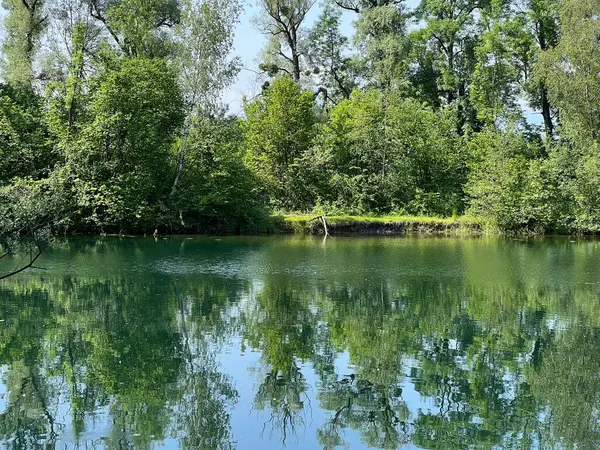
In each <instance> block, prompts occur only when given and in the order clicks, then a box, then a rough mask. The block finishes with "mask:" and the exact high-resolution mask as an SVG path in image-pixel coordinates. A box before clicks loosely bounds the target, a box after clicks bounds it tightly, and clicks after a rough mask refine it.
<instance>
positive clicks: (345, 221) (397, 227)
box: [274, 214, 484, 233]
mask: <svg viewBox="0 0 600 450" xmlns="http://www.w3.org/2000/svg"><path fill="white" fill-rule="evenodd" d="M317 218H318V216H317V215H316V214H289V215H288V214H284V215H279V216H275V217H274V221H275V222H276V223H277V224H278V226H277V228H278V229H279V231H281V232H294V233H310V232H317V231H318V230H319V226H320V225H319V221H318V220H315V219H317ZM326 220H327V226H328V227H329V228H330V230H332V231H334V232H335V231H340V232H344V233H361V232H365V233H379V232H383V233H394V232H397V233H428V232H430V233H436V232H447V231H464V232H481V231H482V230H483V229H484V224H483V222H482V221H481V220H480V219H477V218H475V217H469V216H461V217H428V216H406V215H385V216H354V215H333V216H326Z"/></svg>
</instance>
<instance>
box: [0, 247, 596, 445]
mask: <svg viewBox="0 0 600 450" xmlns="http://www.w3.org/2000/svg"><path fill="white" fill-rule="evenodd" d="M5 259H6V258H5ZM3 262H4V264H5V265H6V264H12V263H16V262H17V261H14V260H13V261H3ZM38 265H39V266H41V267H42V268H41V269H35V270H30V271H27V272H25V273H23V274H21V275H18V276H16V277H14V278H11V279H8V280H6V281H4V282H0V321H1V322H0V448H6V449H37V448H40V449H150V448H168V449H178V448H182V449H228V448H232V449H280V448H287V449H309V450H310V449H321V448H323V449H332V448H350V449H362V448H385V449H394V448H423V449H434V448H435V449H454V448H456V449H462V448H526V449H528V448H541V449H547V448H575V447H576V448H582V449H583V448H599V447H600V242H598V241H591V240H578V241H576V242H575V241H571V240H568V239H555V240H553V239H544V240H535V241H524V240H512V239H496V238H416V237H406V238H397V237H396V238H382V237H378V238H345V237H333V238H329V239H328V240H327V241H323V240H322V239H320V238H311V237H261V238H241V237H224V238H206V237H202V238H172V239H161V238H159V239H150V238H148V239H146V238H137V239H118V238H104V239H71V240H68V241H66V242H62V243H59V244H58V245H57V246H56V247H55V248H53V249H51V250H48V251H47V252H46V253H44V255H43V256H42V258H40V260H39V262H38Z"/></svg>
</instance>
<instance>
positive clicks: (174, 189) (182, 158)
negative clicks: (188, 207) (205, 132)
mask: <svg viewBox="0 0 600 450" xmlns="http://www.w3.org/2000/svg"><path fill="white" fill-rule="evenodd" d="M192 117H193V110H192V111H191V112H190V115H189V116H188V118H187V120H186V123H185V125H184V127H183V141H182V142H181V150H180V151H179V160H178V162H177V174H176V175H175V180H173V187H172V188H171V197H173V196H174V195H175V193H176V192H177V185H178V184H179V180H180V179H181V174H182V173H183V166H184V164H185V152H186V150H187V141H188V136H189V135H190V129H191V128H192Z"/></svg>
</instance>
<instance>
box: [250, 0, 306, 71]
mask: <svg viewBox="0 0 600 450" xmlns="http://www.w3.org/2000/svg"><path fill="white" fill-rule="evenodd" d="M315 1H316V0H260V1H259V6H260V9H261V12H260V14H261V15H260V16H259V17H258V18H257V21H256V22H257V25H258V27H259V29H260V31H261V32H262V33H263V34H265V35H267V36H268V38H269V42H268V45H267V48H266V51H265V53H266V54H265V61H264V62H263V63H262V64H261V69H262V70H264V71H265V72H267V74H269V75H275V74H277V73H279V72H284V73H287V74H288V75H290V76H291V77H292V78H293V79H294V80H295V81H300V75H301V73H302V57H303V52H302V38H303V36H302V34H303V32H304V29H303V24H304V21H305V19H306V14H307V13H308V11H310V9H311V8H312V7H313V5H314V4H315Z"/></svg>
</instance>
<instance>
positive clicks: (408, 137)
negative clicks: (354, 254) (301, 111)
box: [325, 90, 465, 215]
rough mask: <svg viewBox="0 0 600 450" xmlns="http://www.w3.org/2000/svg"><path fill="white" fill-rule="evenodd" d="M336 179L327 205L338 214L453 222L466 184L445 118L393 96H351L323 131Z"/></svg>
mask: <svg viewBox="0 0 600 450" xmlns="http://www.w3.org/2000/svg"><path fill="white" fill-rule="evenodd" d="M325 136H326V138H325V139H326V142H327V145H329V146H330V148H331V150H330V152H331V154H332V164H333V166H334V175H333V177H332V178H331V180H330V184H331V190H332V192H333V194H334V197H332V198H331V201H332V202H333V203H335V204H337V205H338V207H339V208H340V209H341V210H348V211H356V212H375V213H387V212H390V211H400V210H405V211H407V212H409V213H414V214H438V215H451V214H452V213H453V212H456V211H457V210H458V209H459V208H460V205H459V202H458V200H459V198H460V197H461V186H462V182H463V177H464V176H465V156H464V154H463V152H462V151H461V149H460V145H459V139H458V137H457V136H456V133H455V127H454V121H453V118H452V116H451V115H450V114H439V113H437V112H436V111H434V110H432V109H430V108H427V107H424V106H422V105H420V104H419V103H417V102H415V101H414V100H407V99H403V98H402V97H401V96H400V95H398V94H397V93H395V92H393V91H387V92H381V91H378V90H369V91H367V92H365V93H362V92H359V91H356V92H355V93H354V94H353V96H352V98H351V99H350V100H348V101H345V102H342V103H340V104H339V105H338V106H337V107H336V108H335V109H334V110H333V112H332V114H331V121H330V123H329V124H328V126H327V128H326V129H325Z"/></svg>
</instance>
